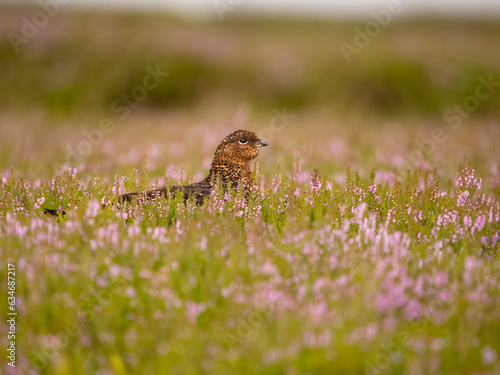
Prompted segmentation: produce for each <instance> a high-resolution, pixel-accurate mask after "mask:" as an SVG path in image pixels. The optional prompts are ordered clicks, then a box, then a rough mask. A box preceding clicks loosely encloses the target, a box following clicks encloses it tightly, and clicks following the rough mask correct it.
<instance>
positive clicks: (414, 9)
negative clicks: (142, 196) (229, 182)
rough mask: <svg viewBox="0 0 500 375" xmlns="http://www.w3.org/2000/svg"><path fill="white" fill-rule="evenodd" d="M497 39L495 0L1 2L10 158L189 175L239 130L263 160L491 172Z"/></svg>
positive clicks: (3, 113)
mask: <svg viewBox="0 0 500 375" xmlns="http://www.w3.org/2000/svg"><path fill="white" fill-rule="evenodd" d="M499 46H500V3H499V2H498V1H495V0H481V1H479V0H460V1H459V0H455V1H444V0H437V1H430V0H429V1H427V0H425V1H424V0H421V1H416V0H414V1H411V0H401V1H397V0H391V1H385V0H360V1H357V2H344V1H340V0H338V1H333V0H331V1H326V0H315V1H312V0H311V1H307V2H304V1H300V0H293V1H291V0H288V1H286V0H267V1H264V0H252V1H250V0H189V1H182V2H181V1H167V0H165V1H161V0H147V1H145V0H140V1H139V0H135V1H134V0H108V1H103V0H99V1H98V0H40V1H20V0H13V1H5V0H3V1H0V72H1V77H2V79H1V86H0V130H1V132H2V137H1V138H2V139H1V141H0V142H1V146H2V147H1V150H2V151H0V166H1V167H2V170H3V171H4V172H3V173H4V175H5V174H8V173H11V172H10V170H11V168H14V169H15V170H16V171H18V173H20V174H21V175H22V176H25V177H26V178H31V179H37V178H43V177H49V176H50V175H51V174H53V173H55V172H58V171H61V170H64V169H67V167H76V168H77V169H78V170H79V171H81V172H85V173H89V174H101V175H103V176H112V175H113V174H114V173H117V172H118V173H126V172H127V171H129V170H130V169H131V168H133V167H138V168H140V167H141V166H142V165H143V161H144V157H146V158H147V163H146V168H147V169H148V170H150V171H151V173H152V175H153V176H158V177H159V176H163V175H165V174H172V171H173V170H175V169H176V168H178V166H181V167H180V168H182V173H185V178H186V179H189V178H197V177H198V176H201V175H203V174H204V173H205V172H206V170H207V169H208V167H209V164H210V160H211V156H212V153H213V149H214V147H215V146H216V145H217V143H218V142H219V141H220V140H221V139H222V138H223V137H224V136H225V135H226V134H228V133H229V132H231V131H233V130H235V129H236V128H247V129H249V130H254V131H256V132H258V133H259V134H262V135H263V136H265V137H266V138H269V141H270V143H271V145H272V147H269V148H268V149H266V150H265V152H263V153H262V154H261V156H260V157H259V161H260V165H261V171H264V172H274V171H275V170H276V168H277V167H278V166H279V167H280V168H284V169H287V170H288V169H291V168H292V165H293V163H295V162H296V160H297V158H300V160H301V162H302V163H303V167H304V168H305V169H306V170H308V169H310V170H312V169H313V168H319V169H320V172H322V173H323V174H325V175H328V176H333V177H334V178H338V181H339V183H340V182H342V178H341V177H339V176H341V175H343V174H345V168H346V167H347V165H350V166H351V167H354V168H356V170H357V171H358V172H359V173H360V175H361V176H367V175H368V174H369V173H370V170H371V169H372V168H376V169H379V170H382V171H383V173H386V174H384V178H389V177H390V178H394V177H395V176H398V173H399V174H401V171H402V170H405V169H406V168H407V167H412V168H416V169H424V170H425V169H427V170H431V169H433V168H434V167H437V168H438V169H439V170H440V173H441V174H442V175H444V176H448V174H451V173H452V172H453V173H455V172H456V170H457V167H458V164H459V163H460V162H461V161H463V160H464V157H465V158H466V159H467V160H472V162H473V164H476V168H478V169H479V170H483V171H486V172H488V173H491V174H492V175H495V176H496V175H497V173H498V160H500V157H499V151H498V150H497V149H498V147H496V145H495V142H494V140H495V139H499V136H500V134H499V123H498V119H499V118H500V95H499V93H498V91H497V90H498V86H499V85H500V84H498V83H496V84H495V82H500V48H498V47H499ZM484 82H490V84H489V86H488V87H485V88H483V89H481V90H485V89H486V90H487V91H484V92H485V93H489V95H488V96H487V98H484V97H485V95H482V96H481V98H478V97H477V90H478V87H479V86H484V85H485V83H484ZM491 82H493V83H491ZM495 85H496V86H495ZM470 96H472V99H470V98H469V97H470ZM468 98H469V99H468ZM464 105H465V106H466V108H465V109H462V110H461V111H462V112H460V106H462V108H463V106H464ZM457 106H459V107H457ZM450 111H451V112H450ZM452 116H455V117H452ZM456 116H458V117H456ZM103 129H105V130H103ZM435 129H442V130H443V132H444V135H445V138H446V140H445V141H443V142H441V141H440V142H434V145H432V144H431V143H429V142H427V143H426V141H425V140H427V139H432V136H433V131H434V130H435ZM440 139H441V140H442V139H444V138H443V137H441V138H440ZM416 140H420V143H416ZM422 144H423V146H422ZM89 145H90V147H89ZM425 147H427V148H425ZM418 150H421V151H422V153H421V155H417V154H418V152H417V154H414V156H415V157H414V158H413V159H412V157H411V155H412V152H413V151H418ZM166 168H167V169H166ZM168 168H170V172H169V170H168ZM178 174H179V173H176V175H178ZM388 176H389V177H388ZM179 178H180V179H182V178H181V177H179Z"/></svg>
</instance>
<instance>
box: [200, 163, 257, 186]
mask: <svg viewBox="0 0 500 375" xmlns="http://www.w3.org/2000/svg"><path fill="white" fill-rule="evenodd" d="M217 180H219V181H220V182H221V183H225V184H227V183H229V182H231V184H232V185H233V186H235V187H236V186H239V185H240V182H242V180H243V181H244V185H245V186H247V185H248V184H249V183H250V184H251V182H252V181H253V179H252V170H251V169H250V166H249V164H248V162H246V161H237V160H234V159H228V158H224V157H220V156H216V157H215V158H214V160H213V161H212V166H211V168H210V171H209V173H208V176H207V177H206V178H205V180H204V182H205V183H209V184H213V183H215V182H217Z"/></svg>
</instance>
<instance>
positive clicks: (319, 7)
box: [0, 0, 500, 19]
mask: <svg viewBox="0 0 500 375" xmlns="http://www.w3.org/2000/svg"><path fill="white" fill-rule="evenodd" d="M40 2H41V1H40V0H39V1H37V0H0V5H3V4H9V5H23V4H26V5H30V4H32V5H36V4H38V3H40ZM47 2H49V0H47ZM58 2H59V3H60V4H61V5H63V4H64V6H69V7H72V8H97V9H107V8H108V9H111V10H120V9H121V10H143V11H158V10H163V11H165V13H174V14H177V15H182V16H186V17H189V18H200V17H201V18H219V12H220V10H222V11H223V12H224V15H225V16H228V15H238V16H243V15H248V16H259V15H260V16H292V17H300V18H331V19H340V18H348V19H353V18H367V17H370V16H371V12H373V11H377V10H381V9H386V8H387V7H388V6H389V4H390V3H391V2H392V3H397V4H401V6H403V8H404V12H403V13H402V14H400V16H402V17H421V16H430V17H432V16H438V17H474V18H476V17H479V18H495V19H496V18H499V17H500V2H498V1H495V0H476V1H474V0H454V1H452V0H438V1H432V0H421V1H418V2H417V1H414V0H400V1H396V0H392V1H387V0H358V1H357V2H355V3H354V2H352V3H349V2H342V1H328V0H311V1H309V2H307V3H304V2H303V1H301V0H268V1H266V0H253V1H252V2H246V1H243V0H184V1H182V2H179V1H175V0H58ZM217 8H218V9H219V12H218V10H217Z"/></svg>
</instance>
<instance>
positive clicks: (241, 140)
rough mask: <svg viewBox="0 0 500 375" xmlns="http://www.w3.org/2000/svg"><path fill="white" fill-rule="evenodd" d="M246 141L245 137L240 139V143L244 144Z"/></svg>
mask: <svg viewBox="0 0 500 375" xmlns="http://www.w3.org/2000/svg"><path fill="white" fill-rule="evenodd" d="M247 142H248V141H247V140H246V139H245V138H241V139H240V145H245V144H247Z"/></svg>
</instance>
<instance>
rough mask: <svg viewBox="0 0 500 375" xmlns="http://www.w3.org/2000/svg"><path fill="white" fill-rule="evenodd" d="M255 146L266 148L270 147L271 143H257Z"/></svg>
mask: <svg viewBox="0 0 500 375" xmlns="http://www.w3.org/2000/svg"><path fill="white" fill-rule="evenodd" d="M255 146H257V147H265V146H269V143H267V142H266V141H261V142H257V143H256V144H255Z"/></svg>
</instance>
